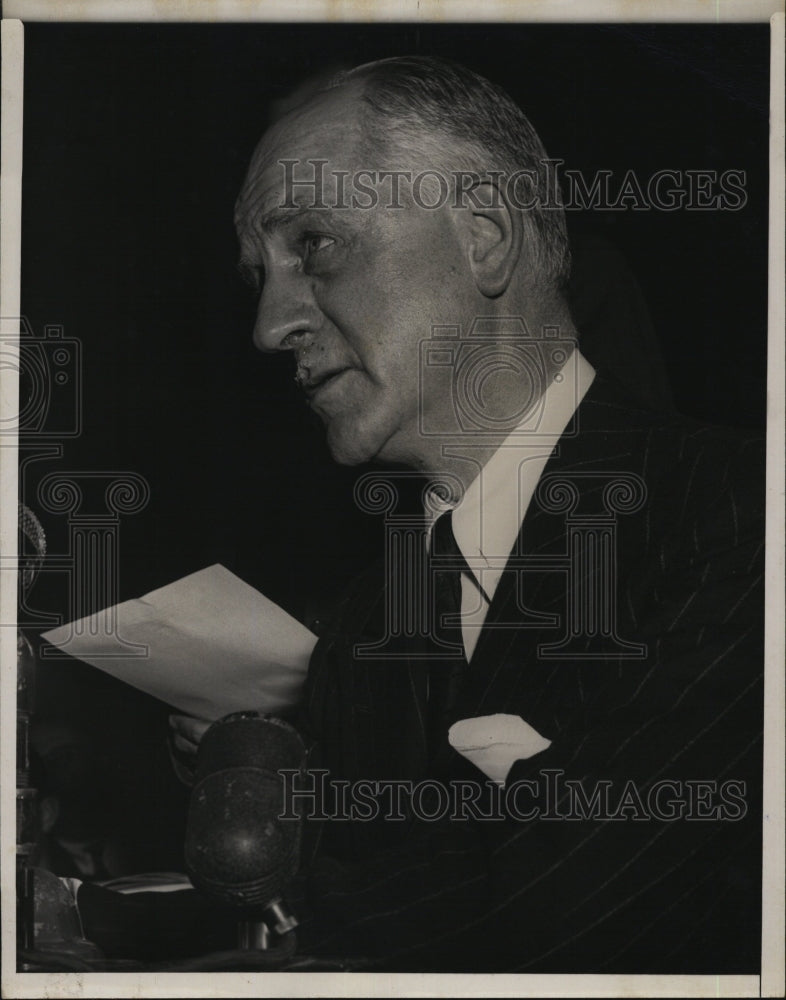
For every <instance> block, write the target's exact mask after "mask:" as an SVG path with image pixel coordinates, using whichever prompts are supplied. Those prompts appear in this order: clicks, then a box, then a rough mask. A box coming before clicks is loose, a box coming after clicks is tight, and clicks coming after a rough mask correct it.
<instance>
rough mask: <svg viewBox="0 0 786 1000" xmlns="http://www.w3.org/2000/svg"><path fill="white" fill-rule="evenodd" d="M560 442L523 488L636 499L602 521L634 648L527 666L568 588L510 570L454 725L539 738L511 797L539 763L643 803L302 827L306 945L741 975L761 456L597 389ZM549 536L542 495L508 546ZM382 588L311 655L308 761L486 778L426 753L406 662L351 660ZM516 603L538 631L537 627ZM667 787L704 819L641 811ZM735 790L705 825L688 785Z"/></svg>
mask: <svg viewBox="0 0 786 1000" xmlns="http://www.w3.org/2000/svg"><path fill="white" fill-rule="evenodd" d="M577 430H578V433H577V434H575V436H572V437H571V436H566V437H564V438H563V440H562V441H561V442H560V445H559V448H558V449H557V450H556V451H555V454H554V455H553V456H552V458H551V459H550V460H549V463H548V465H547V467H546V470H545V472H544V478H543V479H542V480H541V483H542V484H543V483H545V482H547V480H548V477H554V476H560V477H562V476H566V477H568V478H569V479H570V478H571V477H572V478H573V480H574V481H575V482H577V483H579V484H580V486H581V489H582V492H581V497H580V504H581V505H582V506H581V508H580V511H579V512H583V513H589V514H593V513H594V514H598V513H599V512H601V510H602V509H603V507H602V503H601V501H602V498H603V489H602V485H601V484H602V483H603V481H604V478H605V477H614V476H617V477H618V476H619V474H621V473H622V474H625V475H627V476H629V477H631V476H633V477H639V480H638V481H640V482H641V483H643V484H644V486H645V489H646V498H645V502H644V503H643V505H642V506H641V507H640V508H639V509H638V510H636V511H634V512H631V513H628V514H622V513H621V514H619V516H618V517H617V553H616V566H617V570H618V595H617V601H616V605H617V618H618V621H617V632H618V634H619V636H620V637H621V638H623V639H625V640H628V641H631V642H637V643H641V644H644V645H645V647H646V655H645V656H644V657H642V658H638V659H619V658H618V657H615V656H611V655H601V656H595V657H594V658H590V659H584V658H581V657H577V656H576V655H575V653H576V650H575V647H574V648H573V649H572V650H571V655H570V656H565V657H562V658H558V659H555V658H546V657H544V655H543V648H542V647H543V644H544V643H553V642H554V641H555V639H556V638H558V636H559V631H558V629H555V625H554V624H553V622H554V621H555V618H554V617H553V616H556V621H557V622H558V623H560V622H563V623H564V621H565V613H566V607H567V603H566V602H567V600H568V598H569V596H570V595H569V591H570V590H571V588H572V587H573V586H574V584H573V583H571V582H570V577H569V574H567V573H565V572H560V571H559V570H558V569H554V568H553V566H552V567H549V566H543V567H541V568H540V569H538V568H536V569H535V570H534V571H533V570H532V566H531V565H530V568H529V570H528V571H527V572H525V573H523V574H522V573H517V572H516V570H515V568H514V567H513V565H512V563H509V566H508V568H507V569H506V571H505V573H504V574H503V577H502V579H501V581H500V583H499V586H498V589H497V591H496V594H495V596H494V599H493V602H492V605H491V607H490V609H489V613H488V617H487V620H486V625H485V627H484V630H483V632H482V634H481V636H480V639H479V641H478V645H477V648H476V651H475V654H474V656H473V658H472V661H471V665H470V668H469V673H468V677H467V680H466V683H465V687H464V689H463V691H462V694H461V697H460V702H459V705H458V706H457V709H456V713H455V715H456V718H469V717H473V716H482V715H491V714H493V713H497V712H505V713H512V714H516V715H520V716H521V717H522V718H524V719H525V720H526V721H527V722H528V723H530V724H531V725H532V726H534V727H535V729H537V730H538V731H539V732H540V733H541V734H543V735H544V736H546V737H548V738H549V739H550V740H551V741H552V742H551V746H550V747H549V749H548V750H546V751H545V752H543V753H541V754H538V755H536V756H535V757H532V758H530V759H529V760H525V761H518V762H517V763H516V764H514V766H513V769H512V771H511V773H510V775H509V777H508V785H510V784H512V783H513V782H516V781H519V780H521V779H534V778H538V780H539V781H540V782H541V787H543V785H544V780H545V779H544V778H543V775H542V772H543V771H544V770H550V771H552V773H553V772H555V771H560V772H564V774H563V775H562V777H561V778H560V780H563V779H573V780H580V781H581V782H582V785H583V788H584V790H585V792H586V793H587V794H589V795H591V794H592V791H593V789H595V788H596V787H597V786H598V783H599V782H604V781H607V782H611V783H612V786H606V787H611V788H612V791H611V792H610V795H611V801H614V802H618V801H619V798H620V796H621V794H622V793H623V791H624V789H625V786H626V783H627V782H629V781H632V782H634V783H635V788H636V791H638V793H639V798H640V800H641V801H642V803H644V806H645V808H644V814H642V812H641V809H640V807H639V805H638V804H637V802H636V799H635V794H634V793H631V794H634V798H633V799H628V800H627V801H628V803H629V808H627V810H623V815H626V816H627V818H617V819H609V818H604V816H597V817H595V818H593V817H592V816H590V817H589V818H586V819H581V818H579V819H557V820H549V819H546V818H543V816H541V817H540V818H535V819H532V820H523V819H520V818H516V817H513V816H508V818H506V819H504V820H496V821H490V822H483V821H479V820H477V821H476V820H473V819H471V818H470V819H467V820H463V821H456V820H453V821H452V820H450V819H449V818H445V819H444V820H442V821H435V822H432V823H428V822H424V821H423V820H417V819H411V818H408V819H405V820H404V821H393V820H390V819H388V820H381V821H379V822H366V823H364V822H354V823H352V822H350V823H346V822H327V823H322V824H312V826H314V825H316V826H318V827H319V836H318V838H314V837H313V836H312V843H313V842H314V841H315V840H316V847H315V848H314V849H313V853H312V855H311V856H310V857H309V859H308V860H307V864H306V868H305V870H304V872H303V874H302V875H301V876H299V878H298V883H297V886H296V894H297V895H298V897H299V898H298V903H299V906H300V908H301V912H302V914H303V915H304V921H303V926H302V928H301V934H300V937H301V950H302V951H304V952H307V953H311V954H318V955H342V956H365V957H368V958H369V959H371V960H372V961H373V962H374V963H375V964H376V966H377V967H378V968H380V969H388V970H404V971H454V972H462V971H467V972H472V971H498V972H511V971H520V972H640V973H645V972H675V973H676V972H688V973H690V972H694V973H700V972H706V973H710V972H716V973H720V972H729V973H731V972H754V971H756V970H757V969H758V964H759V891H760V890H759V884H758V883H759V879H760V874H759V866H760V847H759V844H760V831H761V826H760V821H761V818H760V806H759V803H758V798H759V788H760V784H761V729H762V673H763V653H762V639H763V586H762V572H763V569H762V567H763V509H764V457H763V449H762V448H761V443H760V442H758V441H755V440H752V439H748V438H744V437H742V436H739V435H736V434H734V433H732V432H725V431H719V430H717V429H711V428H706V427H702V426H699V425H694V424H688V423H686V422H684V421H679V420H677V419H675V418H672V417H660V416H658V415H654V414H652V413H648V412H643V411H641V410H637V409H634V408H632V406H631V405H630V403H629V401H628V400H627V399H626V398H625V396H624V395H623V393H622V392H621V390H618V389H617V388H616V387H614V386H612V385H611V384H610V383H608V382H605V381H604V380H603V379H602V378H600V377H598V378H596V380H595V382H594V384H593V386H592V387H591V389H590V391H589V393H588V394H587V396H586V397H585V399H584V401H583V402H582V404H581V406H580V408H579V411H578V424H577ZM540 499H541V500H542V499H543V497H542V495H541V497H540ZM574 513H575V511H574ZM566 523H567V522H566V515H565V512H564V511H563V512H561V513H558V512H554V511H553V510H552V511H549V510H546V509H543V504H541V503H539V502H538V498H537V497H536V499H535V500H534V501H533V503H532V504H531V506H530V509H529V511H528V513H527V516H526V518H525V521H524V524H523V526H522V531H521V534H520V537H519V540H518V552H519V553H520V554H521V555H522V556H523V557H525V558H529V557H532V556H551V557H558V556H559V555H560V554H561V553H564V552H565V550H566V544H567V542H566V531H567V527H566ZM514 551H515V550H514ZM546 561H547V562H548V560H546ZM531 562H532V561H531ZM557 562H558V559H557ZM555 565H556V563H555ZM384 591H385V580H384V573H383V572H382V569H381V567H380V566H379V565H378V566H375V567H374V568H372V569H371V570H370V571H369V572H368V574H366V575H365V576H364V577H363V578H362V579H360V580H358V581H357V584H356V586H355V587H354V588H353V589H352V592H351V593H350V594H349V595H348V596H347V598H346V600H345V601H344V603H343V605H342V607H341V610H340V613H339V614H338V616H337V617H336V620H335V621H334V622H333V624H332V626H331V628H330V629H329V631H328V632H327V634H325V635H324V636H323V637H322V639H321V640H320V642H319V644H318V646H317V648H316V650H315V653H314V656H313V659H312V663H311V668H310V671H309V678H308V681H307V688H306V699H305V707H304V715H303V719H302V724H303V728H304V729H305V730H306V731H307V734H308V735H309V736H310V737H311V738H312V739H313V740H314V741H315V748H314V756H313V763H315V764H317V765H318V766H320V767H324V768H328V769H329V770H330V772H331V776H332V777H333V778H339V779H345V780H350V781H353V780H358V779H369V780H379V779H394V778H404V779H412V780H418V779H422V778H424V777H434V776H436V777H438V778H440V780H443V781H450V780H457V779H473V780H480V781H481V782H482V781H483V775H482V774H481V773H480V772H479V771H478V770H477V769H476V768H475V767H474V766H473V765H471V764H470V763H469V762H467V761H466V760H464V759H463V758H461V757H460V756H459V755H458V754H457V753H456V752H455V751H454V750H452V749H451V748H450V747H449V746H448V745H447V742H446V740H444V739H443V741H442V744H441V746H440V748H439V750H438V751H437V753H436V756H431V757H429V753H428V749H427V747H428V741H427V734H426V732H425V726H424V721H423V720H424V718H425V709H424V705H425V669H424V665H423V662H422V660H420V659H417V658H415V657H413V658H412V659H410V660H404V661H402V660H398V659H394V660H386V659H385V658H379V659H375V660H371V661H369V660H365V659H364V660H360V659H358V658H356V657H355V656H354V654H353V650H354V647H355V645H356V644H357V643H358V642H364V641H374V640H376V639H379V638H380V636H381V635H382V629H383V621H382V618H383V608H384ZM533 612H536V613H540V614H542V615H545V616H548V615H551V616H552V618H551V619H550V620H551V622H552V624H541V625H540V626H538V627H532V613H533ZM516 623H519V624H518V627H517V625H516ZM525 623H527V626H526V627H525ZM503 625H504V626H505V627H502V626H503ZM589 647H590V643H589V642H587V644H586V647H585V648H587V649H588V648H589ZM666 779H669V780H671V781H673V782H674V783H675V784H674V785H671V786H666V791H665V792H664V798H663V799H662V800H661V802H662V803H667V802H668V800H669V799H675V798H680V799H681V800H682V801H689V800H690V799H691V797H692V811H693V813H694V814H695V813H698V814H699V815H704V816H705V817H706V816H710V817H713V816H714V817H715V818H694V819H687V818H682V819H679V818H678V819H674V820H668V819H665V818H663V814H662V812H659V813H657V814H656V815H654V816H653V815H651V813H650V812H649V811H648V809H649V806H648V805H647V796H648V794H649V793H650V792H651V790H652V787H653V784H654V783H655V782H659V781H663V780H666ZM552 780H554V779H552ZM731 780H736V781H739V782H745V786H744V793H743V794H742V795H741V797H742V798H743V799H744V803H745V804H744V807H740V806H739V801H738V803H737V806H738V808H736V809H735V808H732V809H725V807H723V805H722V803H720V805H721V807H722V808H721V813H722V818H719V814H718V813H717V812H715V813H714V812H713V808H714V807H715V806H717V805H718V804H719V800H718V799H717V797H714V798H713V797H712V795H711V793H710V792H708V791H707V790H706V789H707V786H706V785H705V786H700V785H695V784H694V785H690V784H688V783H690V782H715V783H716V785H717V786H720V785H721V784H722V783H724V782H727V781H731ZM560 787H564V786H560ZM601 787H602V786H601ZM727 787H728V786H727ZM741 787H742V786H737V794H738V795H739V794H740V789H741ZM698 800H701V801H698ZM523 801H524V802H525V803H526V805H527V806H529V805H530V804H531V800H530V799H525V800H523ZM541 803H542V800H541ZM702 803H703V804H702ZM552 805H553V803H552ZM556 811H557V812H558V813H559V812H563V811H564V810H563V809H562V808H558V809H557V810H556ZM740 813H744V815H743V816H740ZM734 816H736V817H737V818H736V819H735V818H733V817H734ZM310 834H313V830H312V831H310Z"/></svg>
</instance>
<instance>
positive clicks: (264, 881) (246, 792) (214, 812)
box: [185, 712, 306, 948]
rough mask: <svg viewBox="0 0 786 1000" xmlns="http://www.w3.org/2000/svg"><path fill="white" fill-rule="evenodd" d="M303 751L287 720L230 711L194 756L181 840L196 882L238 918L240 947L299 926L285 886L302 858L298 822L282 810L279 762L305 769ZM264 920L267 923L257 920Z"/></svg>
mask: <svg viewBox="0 0 786 1000" xmlns="http://www.w3.org/2000/svg"><path fill="white" fill-rule="evenodd" d="M305 760H306V750H305V746H304V744H303V741H302V740H301V738H300V736H299V735H298V733H297V732H296V731H295V730H294V729H293V728H292V726H290V725H289V724H288V723H286V722H282V721H281V720H280V719H276V718H273V717H271V716H263V715H260V713H258V712H235V713H233V714H232V715H227V716H225V717H224V718H223V719H219V720H218V722H214V723H213V725H212V726H211V727H210V728H209V729H208V730H207V732H206V733H205V735H204V736H203V737H202V741H201V743H200V747H199V753H198V757H197V767H196V781H195V784H194V787H193V790H192V792H191V801H190V806H189V812H188V821H187V826H186V842H185V864H186V871H187V872H188V875H189V877H190V878H191V881H192V882H193V884H194V886H195V888H197V889H198V890H199V891H200V892H202V893H203V894H204V895H205V896H207V897H208V898H209V899H211V900H212V901H213V902H215V903H217V904H219V905H221V906H224V907H231V908H232V909H235V910H237V911H238V913H239V915H240V914H242V917H241V921H242V922H241V927H240V941H241V947H245V948H249V947H251V948H264V947H266V946H267V930H268V929H270V930H273V931H275V932H276V933H277V934H279V935H283V934H286V933H287V932H289V931H291V930H293V928H294V927H296V926H297V919H296V918H295V917H294V915H293V914H292V913H291V912H290V911H289V910H288V908H287V906H286V904H285V902H284V899H283V891H284V889H285V888H286V886H287V884H288V883H289V881H290V880H291V879H292V877H293V876H294V875H295V873H296V872H297V869H298V865H299V860H300V840H301V821H300V819H299V818H298V819H280V818H279V817H280V816H281V814H282V813H283V812H284V805H285V803H284V780H283V778H282V776H281V775H280V774H279V773H278V772H279V769H281V768H288V769H297V770H302V769H303V768H304V766H305ZM260 921H263V922H264V923H260Z"/></svg>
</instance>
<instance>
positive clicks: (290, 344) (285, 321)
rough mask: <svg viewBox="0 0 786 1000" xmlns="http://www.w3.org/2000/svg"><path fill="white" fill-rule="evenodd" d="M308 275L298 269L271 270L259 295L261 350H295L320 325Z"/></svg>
mask: <svg viewBox="0 0 786 1000" xmlns="http://www.w3.org/2000/svg"><path fill="white" fill-rule="evenodd" d="M318 317H319V310H318V308H317V305H316V302H315V301H314V296H313V293H312V291H311V288H310V284H309V281H308V279H307V278H306V277H305V276H304V275H302V274H299V273H298V272H294V271H293V272H290V273H288V274H268V275H266V279H265V285H264V288H263V290H262V294H261V295H260V297H259V306H258V307H257V318H256V322H255V324H254V344H255V346H256V347H257V348H258V349H259V350H260V351H266V352H269V351H287V350H293V349H294V348H295V347H297V346H298V344H299V343H300V342H301V341H302V339H303V337H304V336H305V335H307V334H311V333H314V332H315V330H316V329H317V326H318Z"/></svg>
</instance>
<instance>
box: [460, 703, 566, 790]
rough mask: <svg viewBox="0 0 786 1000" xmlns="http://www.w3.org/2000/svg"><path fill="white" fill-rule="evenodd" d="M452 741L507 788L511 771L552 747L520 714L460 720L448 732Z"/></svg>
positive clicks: (489, 776)
mask: <svg viewBox="0 0 786 1000" xmlns="http://www.w3.org/2000/svg"><path fill="white" fill-rule="evenodd" d="M448 741H449V742H450V745H451V746H452V747H453V749H454V750H457V751H458V753H460V754H461V756H462V757H466V758H467V760H469V761H472V763H473V764H474V765H475V766H476V767H479V768H480V770H481V771H482V772H483V773H484V774H485V775H486V777H487V778H491V780H492V781H496V782H497V784H499V785H504V784H505V780H506V778H507V776H508V772H509V771H510V769H511V767H513V764H514V763H515V762H516V761H517V760H526V759H527V758H528V757H534V756H535V754H536V753H540V752H541V751H542V750H546V749H547V748H548V747H550V746H551V740H547V739H546V737H545V736H541V735H540V733H539V732H538V731H537V729H533V728H532V726H530V725H529V723H528V722H525V721H524V720H523V719H522V718H521V716H519V715H502V714H500V715H482V716H480V717H479V718H476V719H460V720H459V721H458V722H454V723H453V725H452V726H451V727H450V730H449V731H448Z"/></svg>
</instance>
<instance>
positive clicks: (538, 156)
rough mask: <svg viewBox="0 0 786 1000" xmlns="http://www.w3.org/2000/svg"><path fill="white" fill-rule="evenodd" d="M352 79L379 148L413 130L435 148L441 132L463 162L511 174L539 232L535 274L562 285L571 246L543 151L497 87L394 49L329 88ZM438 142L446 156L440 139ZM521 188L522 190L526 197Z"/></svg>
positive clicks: (408, 137) (407, 138) (404, 139)
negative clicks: (389, 55)
mask: <svg viewBox="0 0 786 1000" xmlns="http://www.w3.org/2000/svg"><path fill="white" fill-rule="evenodd" d="M354 80H358V81H360V82H361V83H363V84H364V85H365V89H364V93H363V98H362V99H363V100H364V101H365V103H366V104H367V105H368V106H369V107H370V108H371V109H372V110H373V112H374V114H373V115H369V116H368V118H367V119H366V121H365V122H364V125H365V127H366V129H367V130H368V135H369V138H370V139H371V140H372V141H373V142H374V143H375V144H376V145H378V146H383V147H385V146H387V145H388V144H389V143H390V142H391V141H393V142H398V143H399V144H400V145H403V146H404V147H405V148H407V147H411V146H412V138H413V136H418V137H420V138H421V139H422V138H426V139H427V140H429V139H430V140H431V143H430V145H431V146H432V147H435V146H436V143H439V140H440V139H443V138H449V139H454V140H456V139H457V140H459V142H460V144H461V151H462V152H463V156H462V162H461V167H462V168H468V169H471V170H474V171H478V172H480V173H482V174H483V173H488V172H489V171H495V172H499V173H501V174H502V176H503V177H511V176H512V175H514V174H516V175H517V177H516V182H515V183H516V187H515V188H514V190H516V202H515V203H516V204H518V205H524V204H526V205H527V209H526V210H527V211H528V212H529V217H530V219H531V221H532V223H533V225H534V228H535V232H536V234H537V238H538V247H537V259H538V265H539V270H540V273H541V275H542V276H543V277H544V278H545V279H546V281H547V282H549V283H551V284H553V285H554V286H556V287H558V288H560V289H564V287H565V285H566V283H567V279H568V276H569V273H570V250H569V247H568V238H567V231H566V225H565V211H564V208H563V207H562V204H561V201H560V199H559V198H555V183H556V182H555V178H554V176H553V171H552V176H551V181H550V179H549V168H548V165H547V159H548V158H547V154H546V150H545V149H544V148H543V144H542V142H541V141H540V138H539V137H538V134H537V132H536V131H535V129H534V128H533V127H532V125H531V124H530V122H529V119H528V118H527V116H526V115H525V114H524V112H523V111H522V110H521V109H520V108H519V107H518V106H517V105H516V104H514V102H513V101H512V100H511V98H510V97H509V96H508V95H507V94H506V93H505V91H504V90H503V89H502V88H501V87H499V86H497V85H496V84H493V83H491V82H490V81H488V80H486V79H485V78H484V77H482V76H480V75H479V74H477V73H474V72H472V70H469V69H467V68H466V67H464V66H460V65H459V64H457V63H453V62H450V61H448V60H445V59H439V58H436V57H433V56H399V57H394V58H390V59H381V60H379V61H377V62H370V63H365V64H364V65H362V66H357V67H355V68H354V69H350V70H346V71H342V72H340V73H339V74H337V75H336V76H335V77H334V78H333V79H332V80H331V82H330V84H329V85H328V88H327V89H332V88H333V87H339V86H342V85H343V84H344V83H348V82H350V81H354ZM439 148H440V149H441V151H442V159H444V146H442V145H441V144H440V147H439ZM454 152H455V151H454ZM437 155H439V154H437ZM552 162H553V161H552ZM452 166H453V167H454V168H455V166H456V164H455V163H454V164H452ZM519 188H523V189H524V192H523V197H524V199H525V200H521V198H522V195H521V194H520V193H519V190H518V189H519ZM530 206H531V207H530Z"/></svg>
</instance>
